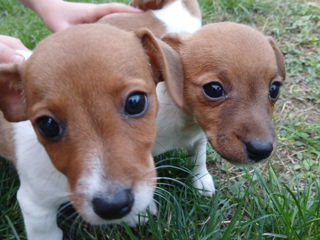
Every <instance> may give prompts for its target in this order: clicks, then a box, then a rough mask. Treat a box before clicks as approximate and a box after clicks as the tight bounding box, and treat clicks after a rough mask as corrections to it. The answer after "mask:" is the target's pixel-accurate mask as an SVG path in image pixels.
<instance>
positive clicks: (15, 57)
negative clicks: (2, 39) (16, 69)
mask: <svg viewBox="0 0 320 240" xmlns="http://www.w3.org/2000/svg"><path fill="white" fill-rule="evenodd" d="M23 60H24V57H23V56H21V55H18V54H15V55H13V56H12V57H11V62H12V63H21V62H22V61H23Z"/></svg>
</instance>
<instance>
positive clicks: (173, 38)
mask: <svg viewBox="0 0 320 240" xmlns="http://www.w3.org/2000/svg"><path fill="white" fill-rule="evenodd" d="M190 35H191V34H190V33H167V34H165V35H164V36H162V37H161V40H162V41H164V42H165V43H167V44H169V45H170V47H172V48H173V49H174V50H175V51H176V52H180V46H181V45H182V43H183V42H184V41H185V40H186V39H187V38H188V36H190Z"/></svg>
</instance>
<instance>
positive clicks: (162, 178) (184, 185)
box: [157, 177, 191, 190]
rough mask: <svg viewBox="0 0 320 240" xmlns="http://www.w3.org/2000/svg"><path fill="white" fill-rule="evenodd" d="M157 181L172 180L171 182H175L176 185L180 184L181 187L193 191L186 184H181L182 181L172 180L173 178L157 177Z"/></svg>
mask: <svg viewBox="0 0 320 240" xmlns="http://www.w3.org/2000/svg"><path fill="white" fill-rule="evenodd" d="M157 179H159V180H170V181H173V182H176V183H179V184H180V185H182V186H183V187H185V188H187V189H189V190H191V188H190V187H189V186H188V185H186V184H185V183H183V182H181V181H180V180H177V179H174V178H171V177H157Z"/></svg>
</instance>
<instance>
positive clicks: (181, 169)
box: [155, 165, 191, 174]
mask: <svg viewBox="0 0 320 240" xmlns="http://www.w3.org/2000/svg"><path fill="white" fill-rule="evenodd" d="M163 168H172V169H177V170H180V171H182V172H185V173H188V174H190V173H191V171H190V170H189V169H187V168H182V167H178V166H174V165H161V166H157V167H155V169H156V170H158V169H163Z"/></svg>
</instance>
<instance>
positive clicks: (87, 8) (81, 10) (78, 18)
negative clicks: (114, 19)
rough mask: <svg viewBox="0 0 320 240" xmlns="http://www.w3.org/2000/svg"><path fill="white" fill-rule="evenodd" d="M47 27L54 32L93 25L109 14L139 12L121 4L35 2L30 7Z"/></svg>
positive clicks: (58, 1)
mask: <svg viewBox="0 0 320 240" xmlns="http://www.w3.org/2000/svg"><path fill="white" fill-rule="evenodd" d="M32 8H33V9H34V10H35V11H36V12H37V13H38V14H39V16H40V17H41V18H42V20H43V21H44V22H45V24H46V25H47V27H48V28H49V29H50V30H51V31H52V32H56V31H59V30H62V29H65V28H68V27H70V26H72V25H76V24H81V23H93V22H96V21H97V20H99V19H100V18H101V17H103V16H105V15H108V14H111V13H120V12H128V13H139V12H141V10H139V9H136V8H133V7H130V6H127V5H125V4H121V3H105V4H90V3H73V2H64V1H60V0H51V1H47V0H46V1H39V0H38V1H37V5H34V6H33V7H32Z"/></svg>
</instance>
